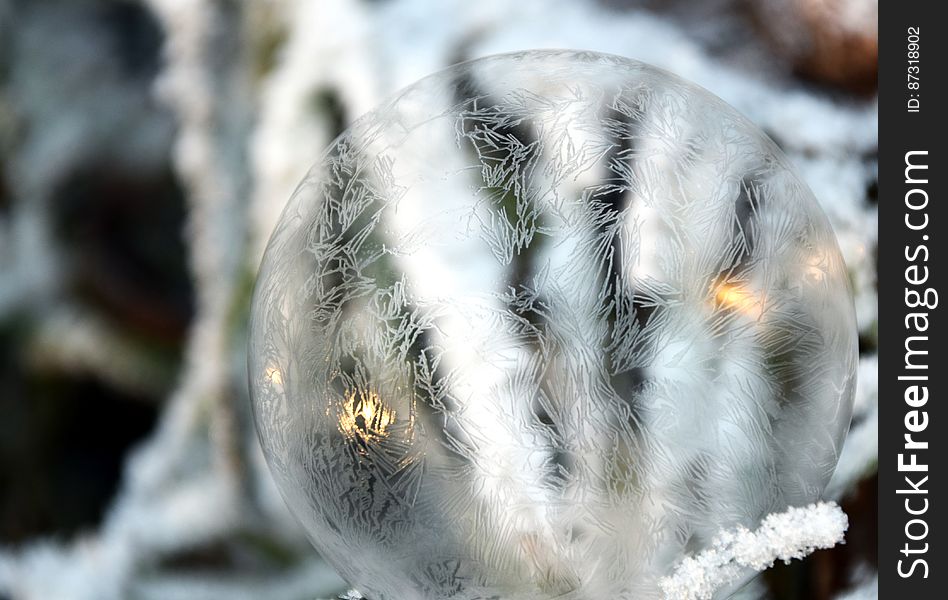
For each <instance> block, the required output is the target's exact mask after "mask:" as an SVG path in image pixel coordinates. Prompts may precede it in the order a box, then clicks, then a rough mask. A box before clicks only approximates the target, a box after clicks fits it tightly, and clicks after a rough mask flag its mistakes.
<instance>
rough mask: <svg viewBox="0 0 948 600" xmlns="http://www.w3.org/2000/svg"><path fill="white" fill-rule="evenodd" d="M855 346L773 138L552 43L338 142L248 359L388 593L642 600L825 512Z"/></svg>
mask: <svg viewBox="0 0 948 600" xmlns="http://www.w3.org/2000/svg"><path fill="white" fill-rule="evenodd" d="M855 331H856V330H855V319H854V316H853V308H852V298H851V294H850V291H849V287H848V281H847V275H846V271H845V267H844V265H843V262H842V260H841V257H840V254H839V250H838V248H837V245H836V241H835V238H834V236H833V233H832V230H831V228H830V226H829V224H828V222H827V220H826V217H825V216H824V215H823V213H822V212H821V211H820V209H819V207H818V206H817V203H816V201H815V199H814V198H813V196H812V193H811V192H810V191H809V190H808V189H807V187H806V186H805V185H804V184H803V183H802V182H801V181H800V179H799V178H798V176H797V175H796V174H795V173H794V172H793V170H792V169H791V167H790V166H789V164H788V162H787V159H786V158H785V157H784V156H783V155H782V154H781V152H780V151H779V150H778V149H777V148H776V146H775V145H774V144H773V142H771V141H770V140H769V139H768V138H767V137H766V136H765V135H764V134H763V133H762V132H760V131H759V130H758V129H757V128H756V127H754V126H753V125H752V124H750V123H749V122H748V121H747V120H745V119H744V118H743V117H741V116H740V115H738V114H737V113H736V112H735V111H734V110H733V109H732V108H730V107H729V106H727V105H726V104H724V103H723V102H722V101H720V100H719V99H717V98H716V97H714V96H712V95H711V94H710V93H708V92H706V91H704V90H702V89H700V88H698V87H696V86H694V85H691V84H689V83H687V82H685V81H682V80H681V79H678V78H677V77H674V76H672V75H670V74H668V73H666V72H664V71H660V70H658V69H655V68H652V67H649V66H647V65H645V64H642V63H638V62H634V61H630V60H626V59H622V58H618V57H614V56H606V55H601V54H595V53H583V52H568V51H533V52H524V53H517V54H508V55H500V56H494V57H488V58H484V59H480V60H476V61H473V62H469V63H464V64H461V65H457V66H454V67H451V68H449V69H447V70H445V71H441V72H439V73H437V74H435V75H432V76H430V77H427V78H425V79H422V80H421V81H419V82H417V83H415V84H414V85H412V86H410V87H408V88H406V89H405V90H404V91H402V92H401V93H400V94H399V95H398V96H397V97H395V98H394V99H392V100H390V101H389V102H387V103H386V104H384V105H382V106H381V107H380V108H378V109H377V110H375V111H374V112H372V113H369V114H368V115H366V116H364V117H362V118H361V119H359V120H358V121H356V122H355V123H354V124H353V125H352V126H351V127H350V128H349V129H348V130H347V131H346V132H345V133H344V134H343V135H341V136H340V137H339V138H338V139H337V140H336V141H335V142H333V144H332V145H331V147H330V148H329V149H328V150H327V151H326V153H325V154H324V155H323V157H322V158H321V159H320V160H319V161H318V162H317V163H316V165H315V166H314V167H313V168H312V170H311V171H310V172H309V174H308V175H307V176H306V178H305V180H304V181H303V182H302V184H301V185H300V187H299V188H298V189H297V191H296V193H295V194H294V195H293V197H292V199H291V200H290V202H289V204H288V206H287V208H286V210H285V212H284V213H283V215H282V217H281V219H280V221H279V223H278V225H277V228H276V230H275V232H274V234H273V237H272V239H271V241H270V244H269V246H268V249H267V251H266V254H265V257H264V259H263V264H262V267H261V271H260V275H259V280H258V283H257V288H256V291H255V296H254V303H253V315H252V325H251V346H250V366H249V368H250V380H251V386H252V393H253V406H254V414H255V419H256V425H257V428H258V431H259V433H260V437H261V440H262V443H263V448H264V452H265V455H266V457H267V460H268V462H269V465H270V467H271V470H272V471H273V473H274V475H275V478H276V481H277V484H278V487H279V488H280V491H281V492H282V494H283V496H284V498H285V500H286V502H287V504H288V505H289V507H290V509H291V510H292V512H293V513H294V514H295V515H296V517H297V518H298V519H299V521H300V522H301V523H302V525H303V527H304V528H305V530H306V533H307V535H308V536H309V537H310V539H311V540H312V542H313V544H314V545H315V546H316V547H317V549H318V550H319V551H320V552H321V553H322V554H323V555H324V556H325V558H326V559H327V560H328V561H329V562H330V563H331V564H332V565H333V566H334V567H335V568H336V569H337V570H338V571H339V573H340V574H341V575H342V576H343V577H344V578H345V579H346V580H347V581H348V582H349V583H350V584H351V585H352V586H353V587H355V588H357V589H358V590H360V591H361V592H362V593H363V594H364V595H365V596H366V597H367V598H370V599H371V600H414V599H422V600H427V599H451V600H461V599H464V600H469V599H475V598H499V599H503V600H508V599H515V600H539V599H548V598H554V597H556V598H560V597H562V598H569V599H570V600H586V599H589V600H593V599H597V600H604V599H606V598H609V599H622V600H631V599H636V600H637V599H643V598H657V597H659V588H658V581H659V579H660V578H661V577H662V576H664V575H667V574H669V573H670V571H671V570H672V569H673V568H674V567H675V566H676V565H677V563H678V562H679V561H680V560H681V559H682V557H684V556H685V555H687V554H690V553H693V552H697V551H700V550H701V549H702V548H704V547H705V546H706V545H707V544H708V543H709V542H710V540H711V539H712V537H713V536H714V535H715V534H716V533H717V532H718V531H719V530H720V529H721V528H726V527H733V526H735V525H738V524H741V525H744V526H747V527H750V528H754V527H756V526H757V525H758V524H759V521H760V519H761V518H762V517H763V516H764V515H766V514H767V513H770V512H773V511H778V510H784V509H786V508H787V507H788V506H791V505H794V506H799V505H804V504H807V503H809V502H812V501H814V500H816V499H818V498H819V497H820V495H821V493H822V491H823V488H824V486H825V485H826V483H827V480H828V479H829V477H830V475H831V474H832V472H833V469H834V467H835V464H836V460H837V456H838V453H839V450H840V446H841V444H842V441H843V438H844V436H845V432H846V431H847V429H848V426H849V420H850V411H851V403H852V395H853V385H854V372H855V364H856V333H855ZM725 593H726V592H725Z"/></svg>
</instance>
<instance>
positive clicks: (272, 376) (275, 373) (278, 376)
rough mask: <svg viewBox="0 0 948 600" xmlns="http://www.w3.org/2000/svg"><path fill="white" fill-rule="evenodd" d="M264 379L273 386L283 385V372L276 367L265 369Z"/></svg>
mask: <svg viewBox="0 0 948 600" xmlns="http://www.w3.org/2000/svg"><path fill="white" fill-rule="evenodd" d="M264 377H266V378H267V381H269V382H270V383H272V384H273V385H283V372H282V371H280V369H278V368H276V367H267V370H266V371H264Z"/></svg>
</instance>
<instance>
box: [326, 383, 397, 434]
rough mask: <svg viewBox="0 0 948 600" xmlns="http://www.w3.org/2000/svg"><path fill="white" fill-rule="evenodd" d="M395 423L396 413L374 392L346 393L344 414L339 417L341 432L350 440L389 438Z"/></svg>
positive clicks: (354, 391)
mask: <svg viewBox="0 0 948 600" xmlns="http://www.w3.org/2000/svg"><path fill="white" fill-rule="evenodd" d="M394 422H395V411H394V410H392V409H391V408H389V407H387V406H385V404H384V403H383V402H382V399H381V398H380V397H379V395H378V394H376V393H375V392H373V391H365V390H358V391H356V390H353V391H347V392H346V399H345V402H344V403H343V412H342V414H341V415H340V416H339V430H340V431H341V432H342V433H343V434H344V435H345V436H346V437H347V438H350V439H354V438H356V437H360V438H362V439H366V440H378V439H381V438H384V437H386V436H388V433H389V432H388V428H389V426H391V425H392V424H393V423H394Z"/></svg>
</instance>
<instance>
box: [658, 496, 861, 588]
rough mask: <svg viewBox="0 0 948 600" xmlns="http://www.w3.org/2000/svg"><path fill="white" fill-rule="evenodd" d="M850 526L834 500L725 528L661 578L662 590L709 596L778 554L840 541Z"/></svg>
mask: <svg viewBox="0 0 948 600" xmlns="http://www.w3.org/2000/svg"><path fill="white" fill-rule="evenodd" d="M848 527H849V519H848V518H847V517H846V513H844V512H843V510H842V509H841V508H840V507H839V505H837V504H836V503H835V502H820V503H818V504H811V505H809V506H807V507H805V508H798V507H791V508H789V509H788V510H787V511H786V512H782V513H773V514H771V515H768V516H767V517H766V518H764V520H763V522H761V524H760V527H759V528H758V529H757V530H756V531H750V530H748V529H746V528H744V527H737V528H735V529H732V530H728V531H724V532H722V533H721V534H720V535H719V536H718V537H717V539H715V541H714V543H713V544H712V546H711V547H710V548H708V549H707V550H704V551H702V552H700V553H698V554H696V555H695V556H690V557H687V558H685V559H684V560H683V561H682V562H681V564H679V565H678V568H677V569H675V572H674V573H673V574H672V575H670V576H668V577H663V578H662V580H661V582H660V585H661V588H662V594H663V596H664V597H665V598H668V599H669V600H671V599H674V600H708V599H709V598H711V597H712V595H713V594H714V592H715V591H717V590H718V589H720V588H722V587H724V586H725V585H728V584H730V583H734V582H735V581H736V580H737V579H738V578H739V577H740V576H741V574H742V573H744V572H745V571H746V569H754V570H756V571H763V570H764V569H767V568H769V567H771V566H772V565H773V564H774V562H776V561H777V560H782V561H784V562H790V560H792V559H794V558H803V557H805V556H807V555H808V554H810V553H811V552H813V551H814V550H817V549H821V548H831V547H833V546H835V545H836V544H837V543H840V542H842V541H843V534H844V533H845V531H846V529H847V528H848Z"/></svg>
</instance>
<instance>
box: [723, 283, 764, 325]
mask: <svg viewBox="0 0 948 600" xmlns="http://www.w3.org/2000/svg"><path fill="white" fill-rule="evenodd" d="M715 299H716V300H717V302H718V303H719V304H721V305H723V306H726V307H727V308H730V309H733V310H736V311H737V312H739V313H741V314H743V315H746V316H748V317H750V318H752V319H759V318H760V316H761V315H762V314H763V312H764V308H763V302H762V301H761V299H760V298H759V297H758V296H757V295H755V294H754V293H753V292H750V291H748V290H747V288H745V287H743V286H740V285H736V284H733V283H723V284H721V286H720V287H719V288H718V291H717V294H715Z"/></svg>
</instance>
